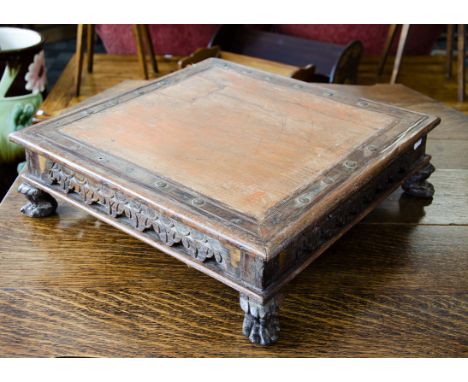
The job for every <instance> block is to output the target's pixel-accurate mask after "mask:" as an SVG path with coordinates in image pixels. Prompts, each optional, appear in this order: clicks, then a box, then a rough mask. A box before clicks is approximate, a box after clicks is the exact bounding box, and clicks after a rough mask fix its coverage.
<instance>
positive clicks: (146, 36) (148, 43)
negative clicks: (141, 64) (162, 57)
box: [141, 24, 158, 74]
mask: <svg viewBox="0 0 468 382" xmlns="http://www.w3.org/2000/svg"><path fill="white" fill-rule="evenodd" d="M141 29H142V31H143V37H144V39H145V42H146V47H147V51H148V53H149V55H150V60H151V66H152V68H153V73H154V74H157V73H158V63H157V62H156V55H155V54H154V48H153V40H152V39H151V34H150V31H149V28H148V25H147V24H143V25H141Z"/></svg>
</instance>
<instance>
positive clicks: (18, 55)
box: [0, 27, 47, 164]
mask: <svg viewBox="0 0 468 382" xmlns="http://www.w3.org/2000/svg"><path fill="white" fill-rule="evenodd" d="M43 46H44V41H43V39H42V37H41V35H40V34H39V33H37V32H35V31H32V30H28V29H21V28H9V27H1V28H0V74H1V79H0V164H4V163H9V162H14V161H18V160H19V159H21V158H22V156H23V155H24V151H23V149H22V148H21V147H20V146H17V145H15V144H14V143H11V142H9V140H8V134H10V133H11V132H13V131H16V130H19V129H22V128H24V127H26V126H29V125H31V124H32V121H33V117H34V115H35V114H36V111H37V109H38V107H39V105H40V104H41V102H42V93H43V92H44V91H45V88H46V82H47V77H46V69H45V61H44V51H43Z"/></svg>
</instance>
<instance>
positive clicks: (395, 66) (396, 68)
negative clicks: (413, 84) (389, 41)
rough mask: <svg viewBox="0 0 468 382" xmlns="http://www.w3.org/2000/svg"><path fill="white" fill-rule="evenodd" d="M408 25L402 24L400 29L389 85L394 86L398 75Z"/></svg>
mask: <svg viewBox="0 0 468 382" xmlns="http://www.w3.org/2000/svg"><path fill="white" fill-rule="evenodd" d="M409 27H410V25H409V24H403V25H402V27H401V33H400V41H399V42H398V48H397V53H396V56H395V63H394V64H393V71H392V78H391V79H390V83H391V84H395V83H396V82H397V80H398V75H399V74H400V66H401V60H402V58H403V51H404V50H405V45H406V40H407V38H408V31H409Z"/></svg>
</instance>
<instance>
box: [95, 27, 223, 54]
mask: <svg viewBox="0 0 468 382" xmlns="http://www.w3.org/2000/svg"><path fill="white" fill-rule="evenodd" d="M149 29H150V33H151V37H152V40H153V45H154V49H155V52H156V53H157V54H172V55H176V56H187V55H189V54H190V53H192V52H193V51H194V50H196V49H197V48H202V47H206V46H207V45H208V42H209V41H210V39H211V36H212V35H213V33H214V32H215V31H216V30H217V29H218V25H203V24H178V25H172V24H153V25H150V26H149ZM96 32H97V34H98V35H99V37H100V38H101V40H102V42H103V44H104V47H105V48H106V51H107V52H108V53H111V54H135V52H136V45H135V37H134V35H133V32H132V26H131V25H130V24H122V25H115V24H99V25H97V26H96Z"/></svg>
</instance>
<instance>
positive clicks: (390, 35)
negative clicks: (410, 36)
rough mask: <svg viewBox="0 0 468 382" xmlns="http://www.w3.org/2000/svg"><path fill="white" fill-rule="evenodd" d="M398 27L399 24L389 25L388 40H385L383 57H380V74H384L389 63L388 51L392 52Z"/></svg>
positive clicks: (378, 71)
mask: <svg viewBox="0 0 468 382" xmlns="http://www.w3.org/2000/svg"><path fill="white" fill-rule="evenodd" d="M397 28H398V25H397V24H390V25H389V27H388V33H387V40H386V41H385V46H384V50H383V53H382V58H381V59H380V63H379V68H378V70H377V74H378V75H379V76H381V75H382V74H383V71H384V68H385V64H386V63H387V58H388V53H389V52H390V48H391V47H392V44H393V40H395V36H396V32H397Z"/></svg>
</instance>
